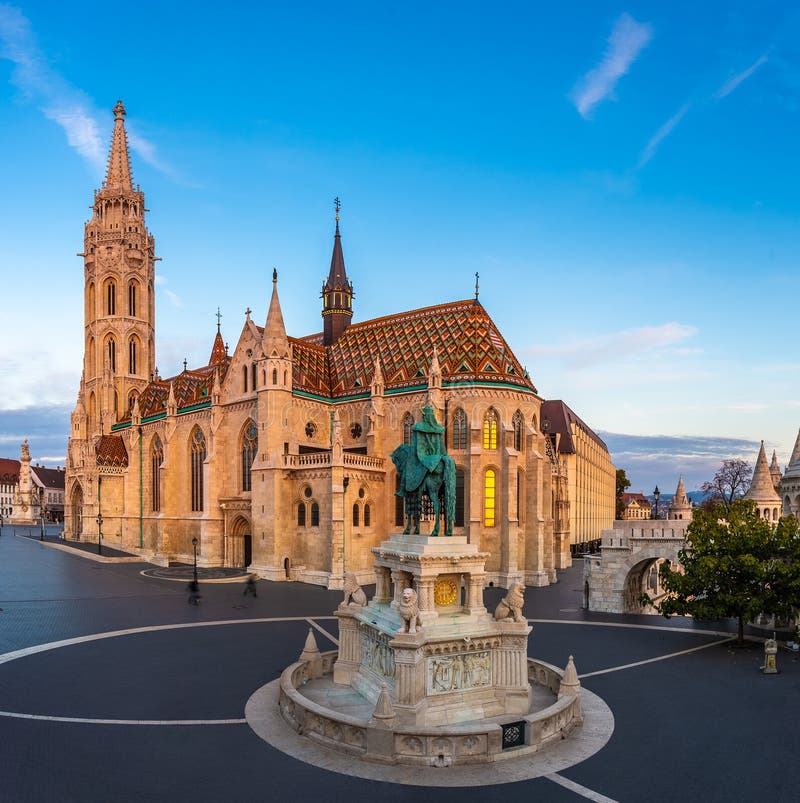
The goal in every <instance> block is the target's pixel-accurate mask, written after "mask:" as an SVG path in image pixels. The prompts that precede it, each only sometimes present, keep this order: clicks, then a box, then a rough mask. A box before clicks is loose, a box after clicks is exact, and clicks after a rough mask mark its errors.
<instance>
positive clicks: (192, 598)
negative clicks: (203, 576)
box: [186, 580, 200, 605]
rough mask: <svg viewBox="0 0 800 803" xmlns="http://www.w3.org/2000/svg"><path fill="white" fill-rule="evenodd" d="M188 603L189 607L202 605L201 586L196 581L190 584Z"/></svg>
mask: <svg viewBox="0 0 800 803" xmlns="http://www.w3.org/2000/svg"><path fill="white" fill-rule="evenodd" d="M186 601H187V602H188V603H189V605H199V604H200V585H199V584H198V583H197V581H195V580H192V582H191V583H189V599H188V600H186Z"/></svg>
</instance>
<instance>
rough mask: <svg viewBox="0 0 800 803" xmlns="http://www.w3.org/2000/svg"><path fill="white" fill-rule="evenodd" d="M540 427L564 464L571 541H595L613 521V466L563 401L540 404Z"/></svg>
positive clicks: (593, 435)
mask: <svg viewBox="0 0 800 803" xmlns="http://www.w3.org/2000/svg"><path fill="white" fill-rule="evenodd" d="M542 428H543V429H544V430H545V431H546V432H547V433H548V434H549V435H551V436H553V437H555V438H556V439H557V447H556V448H557V452H558V457H559V459H560V461H561V462H562V463H563V464H564V465H565V466H566V474H567V484H568V497H569V501H570V504H569V530H570V541H571V543H572V544H587V543H589V542H591V541H597V540H598V539H599V538H600V532H601V531H602V530H603V529H605V528H606V527H611V526H612V525H613V523H614V514H615V512H616V488H617V485H616V468H615V467H614V464H613V463H612V462H611V456H610V455H609V453H608V448H607V447H606V445H605V443H604V442H603V441H602V439H601V438H600V437H599V436H598V435H597V434H596V433H595V432H594V431H593V430H592V429H591V428H590V427H589V426H588V424H586V423H585V422H584V421H583V420H582V419H581V418H580V417H579V416H578V415H577V414H576V413H575V412H574V411H573V410H571V409H570V408H569V407H568V406H567V405H566V404H564V402H563V401H559V400H548V401H546V402H544V403H543V404H542Z"/></svg>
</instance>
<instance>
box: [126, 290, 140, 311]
mask: <svg viewBox="0 0 800 803" xmlns="http://www.w3.org/2000/svg"><path fill="white" fill-rule="evenodd" d="M138 295H139V285H138V284H136V282H131V283H130V284H129V285H128V315H130V316H131V318H135V317H136V302H137V301H138V298H137V296H138Z"/></svg>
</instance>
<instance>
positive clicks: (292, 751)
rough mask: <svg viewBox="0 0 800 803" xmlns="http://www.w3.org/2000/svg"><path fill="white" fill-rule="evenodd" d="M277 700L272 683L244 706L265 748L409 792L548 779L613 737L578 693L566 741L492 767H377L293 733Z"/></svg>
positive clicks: (601, 708)
mask: <svg viewBox="0 0 800 803" xmlns="http://www.w3.org/2000/svg"><path fill="white" fill-rule="evenodd" d="M279 697H280V679H277V680H273V681H272V682H271V683H267V684H266V685H265V686H262V687H261V688H260V689H258V691H256V692H255V693H254V694H253V695H252V696H251V697H250V699H249V700H248V701H247V705H246V706H245V718H246V720H247V724H248V725H249V726H250V728H251V729H252V730H253V731H254V733H256V735H258V736H259V737H260V738H261V739H263V740H264V741H265V742H266V743H267V744H269V745H270V746H271V747H274V748H275V749H276V750H280V751H281V752H282V753H286V754H287V755H290V756H291V757H292V758H296V759H298V760H299V761H304V762H305V763H306V764H311V765H313V766H315V767H319V768H321V769H325V770H330V771H331V772H338V773H340V774H342V775H350V776H353V777H356V778H367V779H370V780H375V781H388V782H390V783H399V784H407V785H411V786H492V785H495V784H503V783H511V782H514V781H525V780H529V779H531V778H538V777H541V776H543V775H551V774H552V773H555V772H560V771H561V770H564V769H567V768H568V767H571V766H573V765H575V764H578V763H580V762H581V761H584V760H585V759H587V758H589V757H590V756H592V755H594V754H595V753H597V752H598V751H599V750H601V749H602V748H603V747H604V746H605V744H606V742H608V740H609V739H610V738H611V734H612V733H613V732H614V715H613V714H612V713H611V709H610V708H609V707H608V706H607V705H606V704H605V702H604V701H603V700H602V699H601V698H600V697H598V696H597V695H596V694H593V693H592V692H590V691H588V690H587V689H582V690H581V705H582V709H583V717H584V721H583V724H582V725H580V726H579V727H576V728H575V729H574V730H573V731H572V733H570V735H569V738H567V739H564V740H563V741H560V742H557V743H554V744H551V745H548V746H546V747H543V748H542V749H541V750H539V751H537V752H536V753H528V754H526V755H520V756H518V757H515V754H514V751H508V752H506V753H504V754H503V756H502V758H501V759H500V760H497V761H493V762H488V763H482V764H469V765H462V766H454V767H444V768H441V769H439V768H434V767H421V766H404V765H399V764H397V765H387V764H377V763H372V762H370V761H363V760H358V759H355V758H354V757H353V756H348V755H346V754H343V753H340V752H337V751H335V750H332V749H330V748H327V747H324V746H323V745H321V744H318V743H317V742H313V741H311V740H310V739H308V738H306V737H305V736H301V735H300V734H298V733H296V732H295V731H294V730H293V729H292V728H291V727H290V726H289V725H288V724H287V722H286V721H285V720H284V719H283V717H282V716H281V713H280V710H279V707H278V700H279Z"/></svg>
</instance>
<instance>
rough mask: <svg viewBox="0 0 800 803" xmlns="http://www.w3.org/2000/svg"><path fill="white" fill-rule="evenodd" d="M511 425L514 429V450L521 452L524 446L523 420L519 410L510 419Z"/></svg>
mask: <svg viewBox="0 0 800 803" xmlns="http://www.w3.org/2000/svg"><path fill="white" fill-rule="evenodd" d="M511 425H512V426H513V427H514V448H515V449H516V450H517V451H518V452H521V451H522V447H523V446H524V444H525V438H524V434H525V419H524V418H523V417H522V413H521V412H520V411H519V410H517V412H516V413H514V416H513V418H512V419H511Z"/></svg>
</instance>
